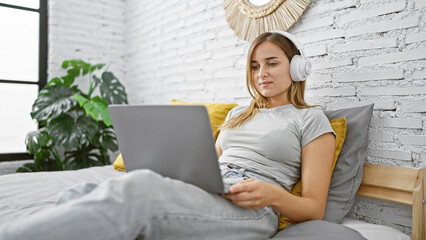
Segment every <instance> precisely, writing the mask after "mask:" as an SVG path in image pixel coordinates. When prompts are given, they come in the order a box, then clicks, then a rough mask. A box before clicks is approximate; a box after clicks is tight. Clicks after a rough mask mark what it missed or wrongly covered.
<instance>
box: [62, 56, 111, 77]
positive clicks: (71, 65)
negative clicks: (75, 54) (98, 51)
mask: <svg viewBox="0 0 426 240" xmlns="http://www.w3.org/2000/svg"><path fill="white" fill-rule="evenodd" d="M104 66H105V64H96V65H93V66H92V65H91V64H89V63H86V62H84V61H82V60H69V61H63V62H62V68H63V69H66V70H67V72H68V74H69V75H71V76H75V77H78V76H80V74H82V75H86V74H87V73H89V72H93V71H95V70H96V69H101V68H103V67H104Z"/></svg>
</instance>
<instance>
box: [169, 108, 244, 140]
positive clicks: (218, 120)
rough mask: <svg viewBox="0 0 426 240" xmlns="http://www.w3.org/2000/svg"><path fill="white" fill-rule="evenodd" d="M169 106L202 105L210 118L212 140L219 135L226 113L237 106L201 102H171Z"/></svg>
mask: <svg viewBox="0 0 426 240" xmlns="http://www.w3.org/2000/svg"><path fill="white" fill-rule="evenodd" d="M170 104H171V105H202V106H205V107H206V108H207V113H208V114H209V117H210V124H211V126H212V130H213V136H214V138H217V136H218V135H219V126H220V125H222V124H223V122H224V121H225V118H226V116H227V115H228V112H229V111H230V110H231V109H233V108H234V107H236V106H237V104H236V103H202V102H183V101H178V100H173V101H172V102H171V103H170Z"/></svg>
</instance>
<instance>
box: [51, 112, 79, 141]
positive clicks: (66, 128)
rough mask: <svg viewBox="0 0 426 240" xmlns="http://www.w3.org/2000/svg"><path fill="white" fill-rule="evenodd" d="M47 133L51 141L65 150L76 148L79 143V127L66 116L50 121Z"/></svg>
mask: <svg viewBox="0 0 426 240" xmlns="http://www.w3.org/2000/svg"><path fill="white" fill-rule="evenodd" d="M48 132H49V135H50V137H51V138H52V141H53V142H54V143H55V144H56V145H59V146H63V147H65V149H72V148H77V147H78V146H79V145H80V143H81V139H80V138H81V132H80V129H79V126H78V125H76V122H75V121H74V118H73V117H72V116H70V115H68V114H63V115H61V116H59V117H57V118H54V119H53V120H52V121H50V125H49V130H48Z"/></svg>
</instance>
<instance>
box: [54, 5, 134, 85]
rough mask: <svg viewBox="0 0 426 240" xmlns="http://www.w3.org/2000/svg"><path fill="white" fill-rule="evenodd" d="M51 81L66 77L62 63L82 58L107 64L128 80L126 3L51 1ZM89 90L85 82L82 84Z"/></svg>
mask: <svg viewBox="0 0 426 240" xmlns="http://www.w3.org/2000/svg"><path fill="white" fill-rule="evenodd" d="M48 4H49V7H48V25H49V27H48V31H49V37H48V39H49V43H48V44H49V49H48V79H51V78H53V77H60V76H63V75H65V74H66V72H64V71H63V70H62V69H61V64H62V61H64V60H70V59H81V60H84V61H87V62H90V63H92V64H98V63H105V64H107V65H108V69H109V70H110V71H112V72H113V73H114V74H115V75H116V76H117V78H119V79H120V80H123V79H124V73H125V66H126V64H125V61H124V56H125V55H124V49H125V34H124V33H125V21H124V11H125V8H124V7H125V1H124V0H108V1H105V0H93V1H71V0H49V1H48ZM78 82H79V83H80V84H81V86H82V88H83V89H88V86H89V83H88V82H87V81H85V79H80V80H79V81H78Z"/></svg>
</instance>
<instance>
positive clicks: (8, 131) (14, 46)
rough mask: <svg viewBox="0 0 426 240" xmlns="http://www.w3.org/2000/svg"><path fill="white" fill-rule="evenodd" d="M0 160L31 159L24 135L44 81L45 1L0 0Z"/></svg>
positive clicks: (31, 125) (31, 122)
mask: <svg viewBox="0 0 426 240" xmlns="http://www.w3.org/2000/svg"><path fill="white" fill-rule="evenodd" d="M0 32H1V33H2V34H1V35H2V37H1V38H0V53H1V54H0V161H7V160H22V159H30V158H32V157H31V156H30V155H29V154H26V148H25V137H26V135H27V133H28V132H30V131H35V130H37V127H38V126H37V123H36V122H35V121H34V120H32V119H31V116H30V112H31V106H32V104H33V102H34V100H35V99H36V98H37V94H38V92H39V90H40V89H41V88H42V87H43V86H44V85H46V82H47V0H38V1H37V0H35V1H28V0H0Z"/></svg>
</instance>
